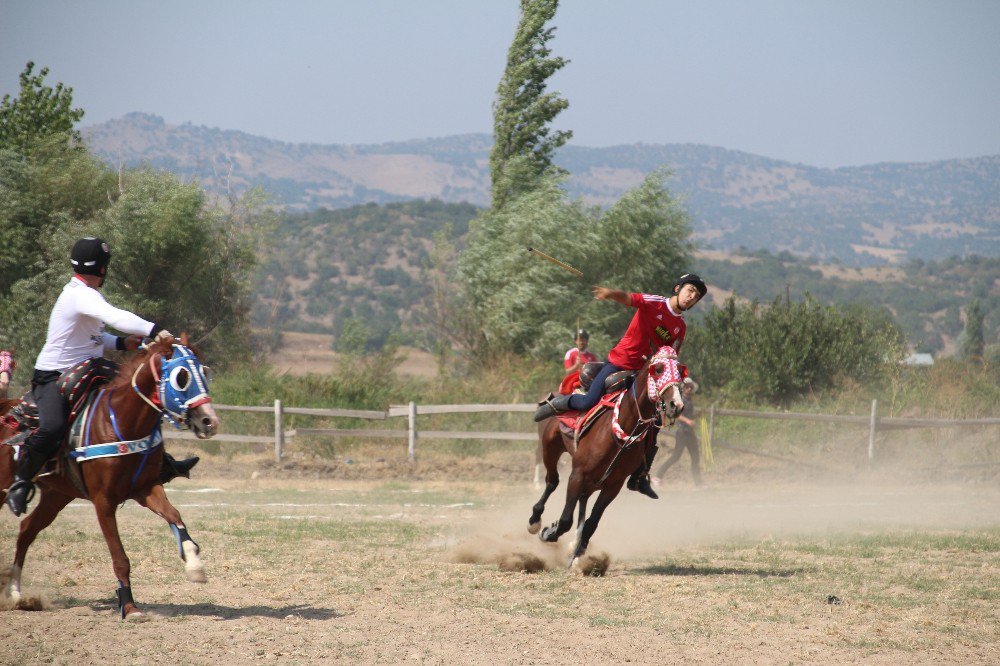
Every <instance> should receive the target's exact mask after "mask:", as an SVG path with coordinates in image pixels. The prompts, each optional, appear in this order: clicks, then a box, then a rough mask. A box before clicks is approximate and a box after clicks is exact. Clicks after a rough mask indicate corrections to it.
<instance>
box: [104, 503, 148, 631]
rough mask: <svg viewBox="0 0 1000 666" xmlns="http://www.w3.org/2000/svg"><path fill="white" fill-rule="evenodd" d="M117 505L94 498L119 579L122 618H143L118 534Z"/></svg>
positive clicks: (130, 570) (118, 592)
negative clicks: (134, 594) (134, 595)
mask: <svg viewBox="0 0 1000 666" xmlns="http://www.w3.org/2000/svg"><path fill="white" fill-rule="evenodd" d="M117 508H118V507H117V505H115V504H111V503H110V502H109V501H108V500H107V499H106V498H103V497H102V498H95V499H94V510H95V512H96V513H97V523H98V524H99V525H100V526H101V532H102V533H103V534H104V541H105V542H106V543H107V544H108V551H110V552H111V566H112V568H113V569H114V572H115V578H117V579H118V590H117V594H118V610H119V611H121V614H122V619H123V620H124V619H126V618H130V619H142V618H144V617H145V616H144V615H143V613H142V611H140V610H139V607H138V606H137V605H136V603H135V599H134V598H133V597H132V580H131V578H130V576H131V573H132V563H131V562H129V559H128V555H126V554H125V547H124V546H122V539H121V536H120V535H119V534H118V519H117V518H116V517H115V512H116V510H117Z"/></svg>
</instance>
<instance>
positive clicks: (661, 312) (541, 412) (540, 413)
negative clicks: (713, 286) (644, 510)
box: [534, 273, 708, 499]
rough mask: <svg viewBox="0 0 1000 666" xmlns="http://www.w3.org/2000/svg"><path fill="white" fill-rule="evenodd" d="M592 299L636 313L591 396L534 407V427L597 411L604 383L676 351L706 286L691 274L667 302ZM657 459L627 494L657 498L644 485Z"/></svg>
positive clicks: (609, 294) (637, 297)
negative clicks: (661, 354)
mask: <svg viewBox="0 0 1000 666" xmlns="http://www.w3.org/2000/svg"><path fill="white" fill-rule="evenodd" d="M593 291H594V298H596V299H597V300H599V301H609V300H610V301H616V302H618V303H621V304H622V305H627V306H629V307H633V308H635V309H636V313H635V315H633V317H632V321H631V322H630V323H629V326H628V329H627V330H626V331H625V335H623V336H622V339H621V340H619V341H618V344H617V345H615V347H614V349H612V350H611V351H610V352H609V353H608V362H607V363H605V364H604V367H603V368H601V371H600V372H599V373H598V374H597V376H596V377H594V380H593V381H592V382H591V384H590V390H588V391H587V393H586V394H585V395H558V396H553V397H551V398H549V399H547V400H545V401H543V402H542V403H540V404H539V407H538V410H537V411H536V412H535V417H534V418H535V421H544V420H545V419H547V418H549V417H550V416H554V415H556V414H560V413H562V412H566V411H570V410H580V411H586V410H588V409H590V408H591V407H593V406H594V405H596V404H597V403H598V402H600V400H601V396H602V395H603V394H604V380H605V379H607V377H608V376H609V375H611V374H613V373H615V372H619V371H621V370H639V369H640V368H642V366H643V365H644V364H645V363H646V361H647V360H648V359H649V357H650V355H651V354H654V353H656V351H657V350H659V349H660V348H661V347H666V346H670V347H673V349H674V350H675V351H678V352H679V351H680V348H681V343H683V342H684V334H685V332H686V331H687V324H686V322H685V321H684V312H685V311H687V310H690V309H691V308H692V307H694V306H695V305H696V304H697V303H698V301H700V300H701V299H702V298H703V297H704V296H705V294H706V293H708V287H707V286H706V285H705V281H704V280H702V279H701V278H700V277H698V276H697V275H695V274H694V273H685V274H684V275H682V276H680V277H679V278H677V282H676V283H675V284H674V287H673V289H672V290H671V295H670V296H669V297H664V296H656V295H653V294H639V293H629V292H625V291H620V290H617V289H609V288H607V287H598V286H595V287H594V290H593ZM655 455H656V447H651V449H650V453H648V454H647V463H646V465H645V466H644V467H643V470H644V473H643V474H641V475H640V476H637V477H635V478H634V480H633V479H630V480H629V488H630V489H632V490H638V491H639V492H641V493H643V494H644V495H648V496H650V497H652V498H654V499H656V498H657V495H656V493H655V492H654V491H653V488H652V486H650V485H649V473H648V470H649V465H650V464H651V463H652V458H653V457H654V456H655Z"/></svg>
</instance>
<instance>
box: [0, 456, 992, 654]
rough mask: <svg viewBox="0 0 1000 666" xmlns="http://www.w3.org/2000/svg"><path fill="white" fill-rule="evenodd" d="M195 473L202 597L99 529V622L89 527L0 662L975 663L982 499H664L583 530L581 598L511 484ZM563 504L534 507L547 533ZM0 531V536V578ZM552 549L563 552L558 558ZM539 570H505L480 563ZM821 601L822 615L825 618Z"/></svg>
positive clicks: (274, 472) (987, 553)
mask: <svg viewBox="0 0 1000 666" xmlns="http://www.w3.org/2000/svg"><path fill="white" fill-rule="evenodd" d="M235 462H239V463H240V464H235V465H224V464H222V463H220V462H219V461H213V460H209V461H208V462H207V463H206V465H205V467H202V468H199V470H198V472H199V473H198V474H196V478H195V480H193V481H179V482H177V483H175V484H174V485H173V486H172V488H171V492H170V497H171V499H172V501H173V502H174V503H175V504H176V505H177V506H178V508H179V509H180V511H181V512H182V513H183V515H184V517H185V520H186V522H187V524H188V526H189V528H190V529H191V532H192V535H193V536H194V538H195V539H196V540H197V541H198V542H199V543H200V544H201V546H202V548H203V555H204V558H205V562H206V566H207V573H208V577H209V582H208V583H207V584H204V585H195V584H192V583H187V582H185V581H184V579H183V570H182V564H181V561H180V560H179V558H178V557H177V551H176V548H175V546H174V544H173V540H172V538H171V536H170V534H169V531H168V529H167V528H166V526H165V525H164V524H163V523H162V522H161V521H160V519H158V518H157V517H156V516H154V515H153V514H151V513H149V512H148V511H146V510H144V509H141V508H140V507H138V506H137V505H135V504H133V503H129V504H127V505H125V506H124V507H123V508H122V509H121V511H120V514H119V515H120V523H121V529H122V533H123V538H124V541H125V546H126V548H127V550H128V552H129V554H130V556H131V559H132V566H133V586H134V589H135V593H136V597H137V599H138V601H139V602H140V604H141V605H142V606H143V607H144V609H145V610H146V611H148V613H149V615H150V616H151V618H152V619H151V620H150V621H149V622H146V623H142V624H133V623H122V622H120V621H119V620H118V619H117V617H116V612H115V608H114V602H113V590H114V580H113V575H112V573H111V567H110V562H109V558H108V556H107V551H106V549H105V546H104V542H103V539H102V538H101V536H100V533H99V530H98V528H97V525H96V521H95V520H94V518H93V514H92V512H91V509H90V505H89V504H85V503H82V502H79V503H74V504H73V505H71V506H70V507H69V508H67V509H66V510H65V511H64V513H63V515H61V516H60V517H59V519H58V520H57V521H56V523H55V524H54V525H53V526H52V527H51V528H49V530H48V531H47V532H46V533H44V534H43V536H42V537H41V538H40V540H39V542H38V543H37V544H36V545H35V547H34V548H33V549H32V551H31V553H30V555H29V561H28V565H27V568H26V571H25V574H24V585H25V592H26V593H27V594H29V595H32V596H34V597H35V598H37V599H40V600H41V601H43V605H44V608H45V609H44V610H42V611H37V612H29V611H20V610H6V611H2V612H0V663H3V664H18V663H26V664H27V663H31V664H35V663H66V664H80V663H97V662H101V663H106V662H111V661H116V662H126V663H178V662H181V661H184V662H188V663H196V664H208V663H211V664H217V665H227V664H245V663H247V662H251V661H257V660H260V661H279V662H285V663H302V662H311V663H318V662H334V661H338V662H344V661H346V662H362V663H401V662H406V663H471V664H480V663H484V664H485V663H489V664H495V663H524V664H532V663H553V664H554V663H569V662H584V663H608V662H623V661H640V660H641V661H643V662H647V663H652V662H656V663H661V662H667V663H681V662H685V663H687V662H712V663H719V662H729V663H733V662H737V663H739V662H742V663H746V662H755V663H757V662H759V663H777V662H784V663H816V662H825V663H831V662H832V663H852V662H864V663H932V662H933V663H997V660H998V659H1000V652H998V641H1000V623H998V616H997V613H996V608H997V606H996V604H997V600H998V599H1000V585H998V581H1000V555H998V552H1000V517H998V516H1000V512H998V509H1000V490H998V488H997V486H996V484H975V485H968V484H963V485H954V484H940V485H930V486H928V485H925V486H887V485H885V484H884V483H876V482H874V481H872V480H871V479H869V480H867V481H864V482H858V483H853V484H846V483H843V482H841V483H839V484H833V485H823V486H818V485H817V484H816V483H813V482H809V481H808V480H805V481H800V482H785V483H780V482H775V481H773V480H769V481H761V480H753V481H739V480H738V479H733V478H730V479H722V478H718V477H715V478H713V477H711V476H710V477H709V478H710V481H711V483H710V486H709V487H708V489H706V490H698V489H695V488H694V487H693V486H692V485H691V484H690V483H689V482H688V481H687V480H686V478H685V476H686V475H685V474H680V473H679V474H677V475H675V476H671V477H668V483H667V484H666V487H665V488H664V492H663V497H662V498H661V499H660V500H659V501H657V502H654V501H652V500H649V499H646V498H643V497H640V496H638V495H636V494H635V493H626V494H625V495H623V496H622V497H620V498H619V499H618V500H617V501H616V503H615V504H614V505H612V507H611V508H610V509H609V510H608V512H607V514H606V515H605V519H604V522H603V523H602V525H601V528H600V529H599V531H598V533H597V536H596V537H595V541H594V544H593V547H592V551H593V552H595V553H602V552H603V553H607V554H608V555H609V556H610V558H611V566H610V569H609V570H608V573H607V575H606V576H605V577H603V578H585V577H581V576H579V575H575V574H572V573H570V572H567V571H566V570H565V569H564V568H563V563H564V558H565V555H564V551H565V544H560V545H559V546H546V545H543V544H541V543H540V542H539V541H538V540H537V539H536V538H534V537H530V536H529V535H527V533H526V531H525V529H524V524H525V522H526V519H527V516H528V514H529V512H530V505H531V504H532V503H533V502H534V501H535V500H536V499H537V495H538V491H537V490H536V489H535V488H533V487H532V486H531V484H530V481H527V480H524V481H517V480H501V481H491V480H488V479H486V478H472V479H468V480H465V481H451V482H447V481H437V480H426V479H424V480H410V479H397V480H353V481H352V480H344V479H336V478H319V479H315V478H307V476H306V475H301V474H296V471H297V470H295V469H288V470H283V469H281V468H277V467H273V466H272V467H268V466H266V465H265V464H264V461H263V460H259V461H258V465H257V467H256V468H255V467H254V465H253V464H251V463H250V462H249V461H246V460H244V461H242V462H241V461H238V460H237V461H235ZM562 498H563V494H562V492H561V490H560V491H557V492H556V494H555V495H554V496H553V498H552V500H550V504H549V507H548V510H547V511H546V514H545V517H544V521H545V522H546V523H547V522H549V521H551V520H552V519H554V517H555V515H556V514H557V512H558V510H559V508H560V504H561V502H562ZM15 528H16V523H15V521H14V519H13V517H12V516H10V514H9V513H7V512H4V513H3V515H2V516H0V543H2V544H4V545H3V552H2V553H0V557H3V558H8V557H9V556H10V552H11V548H12V544H13V538H14V531H15ZM565 540H566V539H565V537H564V541H565ZM528 561H536V562H542V563H543V564H544V565H545V570H543V571H541V572H538V573H533V574H527V573H523V572H520V571H507V570H504V569H503V568H502V567H501V566H500V562H504V563H506V564H508V565H509V564H510V563H511V562H514V563H515V564H516V563H518V562H521V563H523V562H528ZM831 595H834V596H836V597H837V598H838V599H840V600H841V601H842V603H840V604H830V603H828V599H829V597H830V596H831Z"/></svg>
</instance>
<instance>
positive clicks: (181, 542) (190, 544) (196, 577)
mask: <svg viewBox="0 0 1000 666" xmlns="http://www.w3.org/2000/svg"><path fill="white" fill-rule="evenodd" d="M136 501H137V502H139V504H141V505H142V506H144V507H146V508H147V509H149V510H150V511H152V512H153V513H155V514H156V515H158V516H159V517H160V518H163V519H164V520H165V521H167V524H168V525H170V530H171V531H172V532H173V533H174V538H175V539H177V550H178V551H179V552H180V556H181V559H182V560H184V574H185V575H186V576H187V579H188V580H189V581H191V582H192V583H204V582H207V581H208V578H207V577H206V576H205V565H204V564H202V561H201V558H200V557H198V554H199V553H200V552H201V549H200V548H199V547H198V544H196V543H195V542H194V539H192V538H191V535H190V534H188V531H187V527H185V526H184V521H183V520H181V514H180V512H179V511H178V510H177V509H176V508H175V507H174V505H173V504H171V503H170V500H168V499H167V494H166V493H165V492H164V491H163V486H162V485H160V484H157V485H155V486H153V487H152V488H150V489H149V492H148V493H147V494H146V495H143V496H141V497H137V498H136Z"/></svg>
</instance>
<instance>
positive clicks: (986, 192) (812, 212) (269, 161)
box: [81, 113, 1000, 265]
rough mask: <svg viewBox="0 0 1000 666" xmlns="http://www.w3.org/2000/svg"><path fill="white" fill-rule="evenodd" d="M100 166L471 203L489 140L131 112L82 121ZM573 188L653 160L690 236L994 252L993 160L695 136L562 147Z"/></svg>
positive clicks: (621, 184)
mask: <svg viewBox="0 0 1000 666" xmlns="http://www.w3.org/2000/svg"><path fill="white" fill-rule="evenodd" d="M81 131H82V134H83V136H84V138H85V140H86V141H87V142H88V144H89V145H90V147H91V149H92V150H94V152H95V153H96V154H97V155H99V156H101V157H102V158H103V159H105V160H107V161H108V162H109V163H111V164H113V165H118V164H119V163H122V164H125V165H128V166H135V165H138V164H142V163H148V164H150V165H151V166H153V167H156V168H163V169H167V170H169V171H172V172H174V173H176V174H178V175H179V176H181V177H184V178H196V179H198V180H199V181H201V182H202V183H203V184H204V185H205V186H206V188H208V189H209V190H210V191H213V192H216V193H223V192H227V191H229V188H232V190H233V191H236V192H239V191H242V190H244V189H246V188H249V187H251V186H255V185H259V186H262V187H263V188H265V189H266V190H268V191H269V192H271V193H273V194H275V195H276V196H277V197H279V200H280V201H279V203H280V204H281V205H283V206H285V207H286V208H288V209H290V210H312V209H316V208H321V207H323V208H334V209H336V208H344V207H348V206H352V205H356V204H359V203H369V202H373V203H389V202H396V201H405V200H410V199H440V200H442V201H445V202H469V203H473V204H475V205H478V206H485V205H487V204H488V201H489V151H490V147H491V145H492V137H491V136H490V135H487V134H461V135H452V136H446V137H436V138H426V139H411V140H408V141H393V142H385V143H380V144H352V145H347V144H316V143H288V142H283V141H280V140H277V139H268V138H263V137H259V136H256V135H252V134H249V133H246V132H242V131H239V130H223V129H218V128H209V127H205V126H200V125H194V124H191V123H184V124H181V125H172V124H169V123H167V122H166V121H164V119H163V118H161V117H159V116H155V115H152V114H145V113H131V114H127V115H125V116H123V117H122V118H119V119H115V120H110V121H107V122H105V123H101V124H98V125H92V126H88V127H84V128H82V130H81ZM556 163H557V164H558V165H559V166H561V167H563V168H564V169H566V170H567V171H568V172H569V174H570V175H569V177H568V178H567V180H566V183H565V187H566V190H567V192H568V193H569V194H570V195H571V196H573V197H580V198H581V199H582V200H583V201H585V202H587V203H589V204H594V205H609V204H611V203H613V202H614V201H615V200H617V199H618V198H619V197H620V196H621V195H622V194H623V193H624V192H625V191H626V190H627V189H629V188H631V187H634V186H636V185H637V184H639V183H640V182H641V181H642V180H643V179H644V178H645V177H646V176H647V175H648V174H649V173H650V172H652V171H654V170H657V169H663V168H667V169H669V170H671V171H672V173H673V175H672V177H671V179H670V180H669V181H668V186H669V187H670V189H671V191H672V192H673V193H674V194H676V195H679V196H681V197H683V199H684V201H685V204H686V205H687V207H688V210H689V213H690V215H691V220H692V228H693V231H694V237H695V240H696V241H697V242H699V244H701V245H702V246H705V247H712V248H716V249H722V250H732V249H736V248H739V247H745V248H749V249H768V250H771V251H775V252H779V251H789V252H792V253H794V254H796V255H799V256H814V257H817V258H820V259H824V260H830V259H835V260H838V261H841V262H844V263H845V264H848V265H872V264H884V263H900V262H902V261H905V260H907V259H913V258H922V259H941V258H946V257H949V256H955V255H957V256H966V255H969V254H974V253H975V254H980V255H983V256H1000V188H998V187H997V184H998V183H1000V155H985V156H982V157H978V158H958V159H954V160H940V161H936V162H920V163H900V162H880V163H876V164H869V165H863V166H858V167H837V168H826V167H813V166H809V165H805V164H801V163H793V162H788V161H783V160H778V159H774V158H769V157H764V156H760V155H755V154H752V153H747V152H743V151H738V150H733V149H728V148H721V147H714V146H705V145H701V144H692V143H685V144H646V143H636V144H627V145H619V146H608V147H603V148H587V147H581V146H574V145H567V146H563V147H562V148H561V149H560V150H559V152H558V154H557V157H556Z"/></svg>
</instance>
